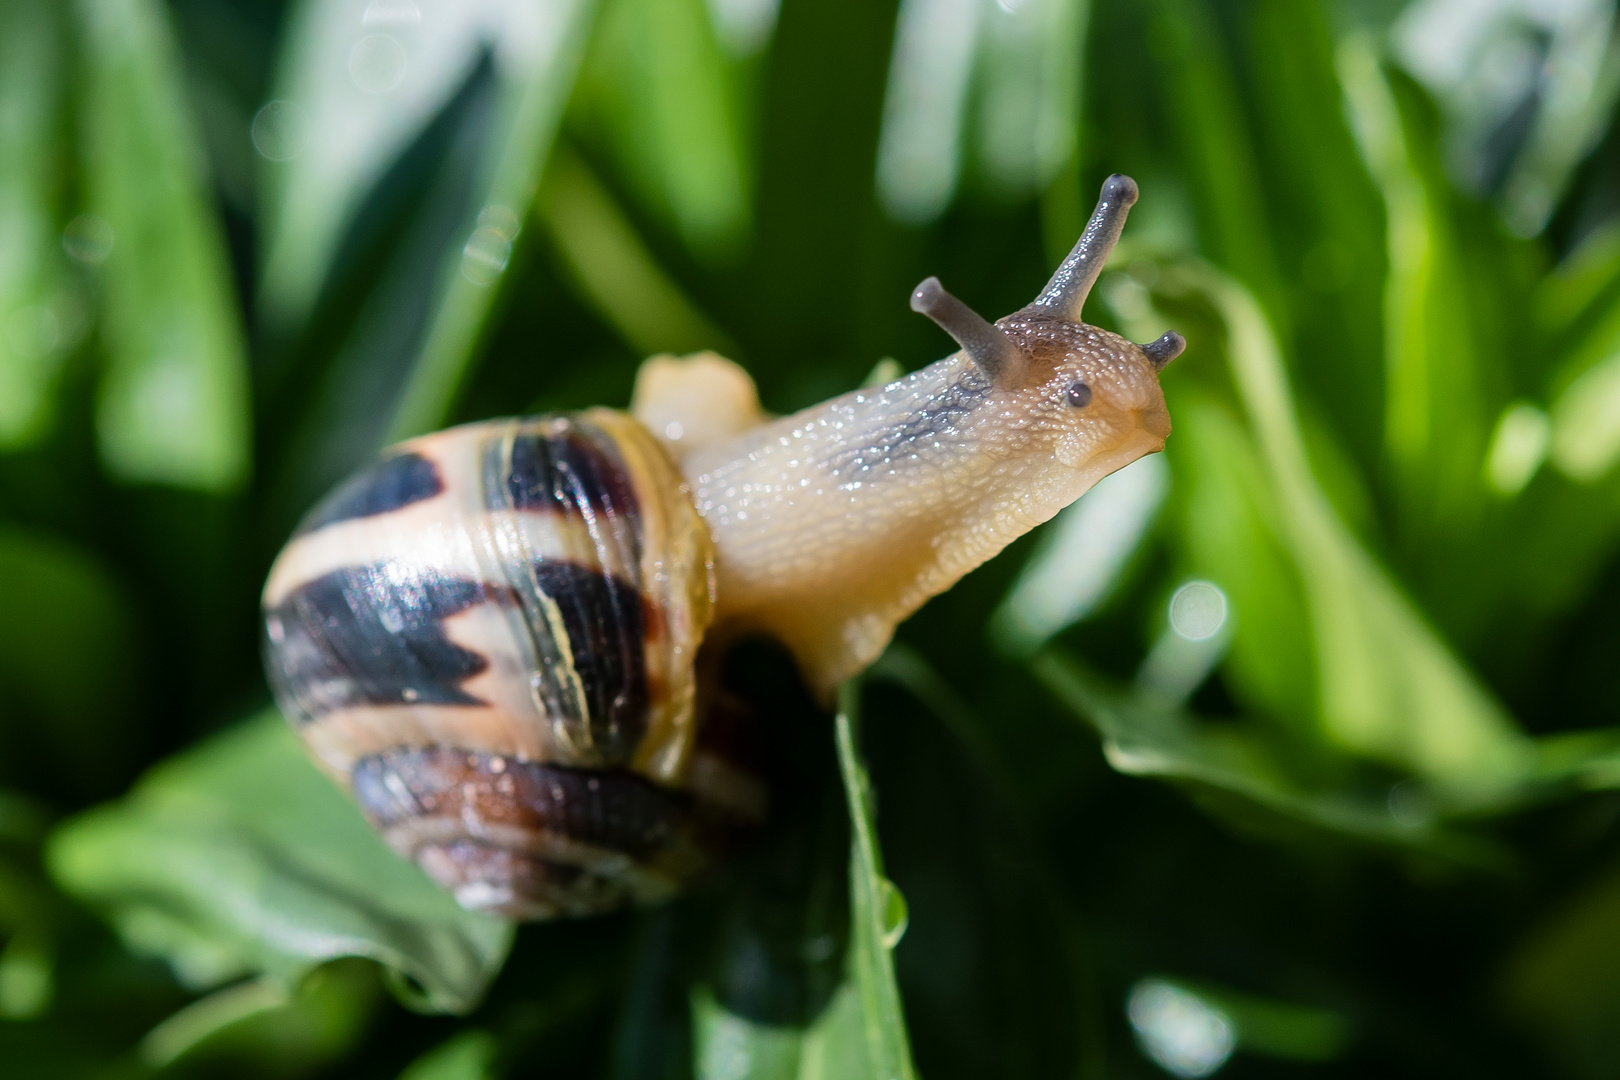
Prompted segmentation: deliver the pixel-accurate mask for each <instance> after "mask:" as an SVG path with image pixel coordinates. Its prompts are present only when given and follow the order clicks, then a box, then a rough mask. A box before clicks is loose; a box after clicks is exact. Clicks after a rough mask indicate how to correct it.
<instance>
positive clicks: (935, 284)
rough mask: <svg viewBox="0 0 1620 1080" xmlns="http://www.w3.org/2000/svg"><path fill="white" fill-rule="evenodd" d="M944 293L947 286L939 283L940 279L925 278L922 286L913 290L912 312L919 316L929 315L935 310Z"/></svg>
mask: <svg viewBox="0 0 1620 1080" xmlns="http://www.w3.org/2000/svg"><path fill="white" fill-rule="evenodd" d="M944 292H945V286H943V285H941V284H940V283H939V278H937V277H927V278H924V279H923V281H922V284H920V285H918V286H917V287H916V288H915V289H912V290H911V310H912V311H915V312H916V313H917V314H919V315H927V314H928V313H929V312H931V311H933V310H934V307H935V305H936V304H937V303H938V302H939V298H940V296H941V295H942V294H943V293H944Z"/></svg>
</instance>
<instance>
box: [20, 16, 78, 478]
mask: <svg viewBox="0 0 1620 1080" xmlns="http://www.w3.org/2000/svg"><path fill="white" fill-rule="evenodd" d="M62 59H63V58H62V41H61V22H60V16H59V14H57V12H56V7H55V5H54V4H51V3H49V2H48V0H9V2H7V3H5V4H0V450H12V449H18V448H21V447H24V446H27V445H29V444H30V443H32V442H34V441H36V440H37V439H38V438H39V437H40V436H41V435H43V434H44V433H45V431H46V430H47V429H48V428H49V426H50V423H51V414H52V409H51V399H52V396H53V395H52V390H53V387H54V386H55V383H56V376H57V372H58V369H59V367H60V366H61V360H62V353H63V351H64V350H65V348H66V346H67V345H69V344H70V338H71V337H72V336H73V334H74V330H75V327H73V326H72V325H71V324H72V323H73V322H75V321H79V320H81V319H82V316H79V315H78V314H77V312H76V305H74V304H73V302H72V301H73V298H72V296H71V295H70V294H69V293H68V292H66V291H65V288H64V286H65V281H64V280H63V279H62V276H61V268H60V265H59V264H60V261H61V260H60V250H61V249H60V248H59V247H58V236H57V230H56V224H57V222H56V207H55V205H54V198H53V196H54V193H55V192H54V189H55V186H56V184H55V181H56V177H55V175H54V173H55V169H54V165H55V162H54V159H53V158H54V156H53V154H52V152H51V149H52V144H53V141H54V136H55V134H56V129H57V126H58V124H59V122H60V119H61V118H60V116H59V113H60V108H61V102H60V97H61V89H62V81H63V80H62Z"/></svg>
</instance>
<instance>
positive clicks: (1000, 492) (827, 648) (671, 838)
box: [263, 175, 1184, 918]
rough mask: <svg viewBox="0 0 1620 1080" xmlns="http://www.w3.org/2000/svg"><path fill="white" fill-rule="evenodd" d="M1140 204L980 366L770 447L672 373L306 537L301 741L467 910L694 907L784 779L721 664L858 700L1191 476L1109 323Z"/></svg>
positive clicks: (935, 285)
mask: <svg viewBox="0 0 1620 1080" xmlns="http://www.w3.org/2000/svg"><path fill="white" fill-rule="evenodd" d="M1136 196H1137V189H1136V185H1135V183H1134V182H1132V181H1131V180H1130V179H1129V178H1128V177H1125V176H1118V175H1116V176H1112V177H1110V178H1109V179H1108V180H1107V182H1106V183H1105V184H1104V185H1103V188H1102V196H1101V199H1100V201H1099V202H1098V205H1097V209H1096V211H1095V213H1094V214H1093V215H1092V217H1091V220H1090V222H1089V224H1088V225H1087V226H1086V229H1085V231H1084V233H1083V234H1082V235H1081V237H1080V239H1079V241H1078V243H1077V244H1076V245H1075V247H1074V250H1073V251H1072V252H1071V253H1070V254H1069V256H1068V257H1067V258H1066V259H1065V260H1064V262H1063V264H1062V265H1061V266H1060V267H1059V268H1058V269H1057V271H1056V273H1055V274H1054V275H1053V277H1052V279H1051V281H1050V282H1049V283H1048V284H1047V286H1046V288H1045V289H1044V290H1043V291H1042V292H1041V293H1040V295H1039V296H1038V297H1037V298H1036V299H1035V301H1034V302H1033V303H1031V304H1029V305H1028V306H1027V307H1025V308H1023V309H1021V310H1019V311H1017V312H1014V313H1013V314H1011V315H1009V316H1007V317H1005V318H1003V319H1001V320H1000V321H999V322H997V323H994V324H992V323H989V322H987V321H986V320H984V319H983V318H981V317H980V316H979V315H977V314H975V313H974V312H973V311H972V310H971V309H970V308H968V307H967V306H966V305H965V304H963V303H962V302H961V301H960V300H958V299H956V298H955V297H953V296H952V295H951V294H950V293H948V292H946V291H945V290H944V288H942V287H941V285H940V283H939V281H938V279H936V278H929V279H928V280H926V281H924V282H923V283H922V284H921V285H920V286H918V287H917V289H916V290H915V291H914V292H913V294H912V297H911V306H912V308H913V309H914V310H916V311H918V312H920V313H922V314H924V315H926V316H928V317H929V318H930V319H932V320H933V321H934V322H936V323H937V324H938V325H939V326H940V327H941V328H942V329H944V330H945V331H946V332H947V333H949V334H950V335H951V336H952V337H953V338H954V339H955V340H956V342H957V343H958V345H959V346H960V349H959V351H957V352H956V353H954V354H953V355H951V356H949V357H947V358H945V359H944V360H940V361H939V362H937V363H934V364H932V365H930V366H928V367H926V368H923V369H921V370H920V371H917V372H914V373H912V374H910V375H908V376H906V377H904V378H902V379H900V380H898V381H896V382H893V383H890V384H889V385H887V386H883V387H881V388H872V389H865V390H858V391H855V392H853V393H848V394H845V395H843V396H841V397H837V398H834V399H832V400H830V401H827V402H824V403H823V404H820V405H816V406H814V407H812V408H809V409H806V410H804V411H802V412H799V413H796V414H794V415H792V416H787V417H782V418H779V419H771V418H768V417H767V416H766V415H765V414H764V413H762V412H761V410H760V407H759V402H758V399H757V397H756V395H755V391H754V386H753V383H752V381H751V380H750V379H749V377H748V376H747V375H746V374H745V373H744V372H743V371H742V369H741V368H739V367H737V366H736V365H734V364H732V363H731V362H730V361H727V360H724V359H721V358H720V357H718V356H715V355H714V354H700V355H699V356H696V357H691V358H687V359H684V360H678V359H675V358H673V357H654V358H653V359H651V360H649V361H648V362H647V363H646V364H645V365H643V368H642V370H641V372H640V374H639V375H638V379H637V384H636V389H635V393H634V397H633V401H632V407H631V411H630V412H629V413H625V412H619V411H614V410H611V409H605V408H593V409H587V410H585V411H583V412H578V413H569V414H553V415H544V416H534V417H525V418H518V419H504V420H491V421H486V422H481V423H472V424H466V425H463V426H460V427H455V428H451V429H449V430H446V431H441V432H437V433H435V434H431V435H427V436H424V437H421V438H417V439H412V440H410V441H407V442H404V443H401V444H399V445H398V446H395V447H392V448H390V449H388V450H387V451H385V452H384V453H383V454H382V456H381V457H380V458H379V459H378V460H377V461H376V462H374V463H373V464H371V465H370V466H368V467H366V468H365V469H363V470H362V471H361V472H359V473H358V474H357V475H355V476H354V477H353V478H351V479H350V480H349V481H347V482H346V483H344V484H343V485H341V486H340V487H339V488H337V490H336V491H334V492H333V493H332V494H330V495H329V496H328V497H327V498H326V499H325V500H324V501H323V502H321V503H320V504H319V505H317V506H316V507H315V509H314V510H313V511H312V512H311V513H310V514H309V515H308V516H307V517H306V518H305V520H304V521H303V522H302V523H301V525H300V526H299V528H298V531H297V532H296V533H295V535H294V536H293V538H292V539H291V540H290V541H289V542H288V544H287V546H286V547H285V548H284V549H283V551H282V552H281V554H280V556H279V557H278V558H277V560H276V561H275V563H274V565H273V567H272V568H271V571H270V575H269V578H268V580H267V582H266V584H265V589H264V594H263V615H264V651H265V664H266V669H267V672H268V675H269V680H270V683H271V687H272V689H273V690H274V692H275V696H276V699H277V702H278V704H279V705H280V707H281V710H282V712H283V714H284V715H285V716H286V717H287V718H288V719H289V721H290V722H291V723H292V724H293V726H294V727H295V728H296V729H297V731H298V732H299V734H300V736H301V737H302V739H303V741H304V743H305V745H306V746H307V747H308V749H309V750H310V752H311V753H312V755H313V756H314V758H315V760H316V761H317V763H318V764H319V765H321V766H322V767H323V768H324V769H325V770H326V771H328V772H329V773H330V774H331V775H332V776H333V777H334V778H335V779H337V780H338V781H339V782H340V783H342V784H345V785H347V786H348V787H349V788H350V789H351V790H352V792H353V794H354V796H355V798H356V800H357V801H358V803H359V805H360V807H361V809H362V811H363V812H364V813H365V815H366V817H367V818H368V819H369V820H370V821H371V822H372V824H373V825H374V826H375V827H376V828H377V829H379V830H380V831H381V833H382V835H383V837H384V838H385V839H386V840H387V842H388V843H389V844H390V845H391V846H393V847H394V848H395V849H396V850H398V851H399V852H401V853H402V854H404V855H405V856H407V857H409V858H413V859H415V860H416V861H417V862H418V863H419V864H420V865H421V866H422V868H423V869H424V870H426V871H427V873H428V874H429V875H430V876H431V877H432V878H434V879H435V880H436V881H438V882H439V883H440V884H441V885H443V886H445V887H447V888H448V889H450V890H451V891H452V893H453V894H454V895H455V897H456V899H457V900H458V901H459V902H460V903H461V904H462V905H463V906H465V907H468V908H472V909H482V910H487V911H491V912H495V913H497V914H501V915H505V916H509V917H514V918H550V917H555V916H560V915H583V914H589V913H594V912H600V911H606V910H609V909H612V908H615V907H618V906H621V905H624V904H627V903H646V902H652V901H656V900H659V899H661V898H664V897H667V896H669V895H671V894H673V893H674V892H676V891H677V890H678V889H679V888H680V887H681V886H682V885H683V884H684V883H685V882H687V881H688V880H690V879H691V878H692V877H693V876H694V875H695V874H697V873H698V872H699V871H700V870H701V869H702V868H703V867H704V866H705V865H706V863H707V862H708V861H709V857H710V856H709V853H710V852H711V851H713V850H714V848H715V846H716V844H717V843H719V841H718V840H717V837H720V836H721V835H722V834H724V833H725V831H726V830H727V829H728V828H731V827H732V826H734V825H735V823H737V822H746V821H750V820H757V819H759V818H760V817H761V816H762V815H763V813H764V808H765V792H764V791H763V789H762V787H761V783H760V781H759V779H758V778H757V776H755V775H753V774H752V773H750V772H749V771H748V770H747V769H746V768H745V767H742V766H740V765H739V764H738V763H737V762H736V761H735V760H733V759H731V758H729V757H728V756H727V753H726V751H725V749H724V747H723V746H718V745H715V744H714V741H713V740H710V739H708V738H707V737H706V733H707V732H708V731H709V730H710V729H711V727H712V726H713V725H711V724H709V723H707V722H706V721H705V717H706V716H708V715H709V713H710V711H711V706H712V705H713V703H714V692H713V689H712V687H711V686H710V685H709V682H710V680H709V678H708V676H707V675H706V674H705V672H706V671H709V670H711V669H712V668H713V666H714V665H713V664H712V663H706V662H705V661H704V659H703V658H704V657H705V656H713V655H714V654H716V653H717V652H718V651H720V650H722V649H723V648H724V647H725V646H726V643H728V642H732V641H736V640H739V639H740V638H741V637H742V636H744V635H749V634H764V635H768V636H769V637H772V638H774V639H776V640H777V641H778V642H779V643H781V644H782V645H783V646H785V647H786V648H787V649H788V650H789V652H790V653H791V654H792V656H793V658H794V659H795V661H796V662H797V664H798V666H799V669H800V671H801V672H802V674H803V676H804V679H805V681H806V685H807V686H808V687H810V688H811V690H812V691H813V692H814V693H815V694H817V695H818V696H819V697H820V698H821V699H822V700H823V701H830V700H831V697H832V695H833V692H834V690H835V688H836V687H837V686H838V685H839V683H840V682H842V681H843V680H845V679H847V678H849V677H850V676H852V675H854V674H856V673H857V672H859V671H860V670H861V669H863V668H864V667H865V666H867V665H868V664H869V663H870V662H871V661H872V660H874V659H875V658H876V657H877V655H878V654H879V653H880V652H881V651H882V650H883V648H884V647H885V645H886V644H887V643H888V641H889V639H890V637H891V636H892V634H893V633H894V629H895V626H896V625H897V624H898V623H899V622H900V621H901V620H903V619H904V618H906V616H908V615H909V614H911V613H912V612H913V611H915V610H916V609H917V608H918V607H919V606H920V605H922V603H923V602H924V601H926V600H927V599H929V598H930V597H932V596H934V595H936V594H938V593H940V592H942V591H944V590H945V589H948V588H949V587H950V586H951V585H952V584H954V583H955V582H956V581H957V580H958V579H959V578H960V577H962V575H964V574H965V573H967V572H968V571H969V570H971V569H973V568H974V567H976V566H978V565H979V564H981V563H983V562H984V561H985V560H986V559H988V558H990V557H991V556H992V555H994V554H996V553H997V552H998V551H1000V550H1001V549H1002V548H1003V547H1005V546H1006V545H1007V544H1008V543H1010V542H1011V541H1012V540H1014V539H1016V538H1017V537H1018V536H1020V535H1022V534H1023V533H1025V532H1027V531H1028V530H1029V529H1031V528H1033V527H1034V526H1035V525H1037V524H1040V523H1041V522H1043V521H1046V520H1047V519H1049V518H1051V517H1052V516H1053V515H1054V514H1056V513H1057V512H1058V511H1059V510H1061V509H1062V508H1063V507H1065V506H1067V505H1068V504H1069V503H1071V502H1073V501H1074V500H1075V499H1077V498H1079V497H1080V495H1081V494H1082V493H1084V492H1085V491H1086V490H1087V489H1088V488H1090V487H1091V486H1092V485H1093V484H1094V483H1096V482H1097V481H1098V480H1099V479H1101V478H1102V477H1104V476H1106V475H1107V474H1108V473H1110V472H1113V471H1114V470H1116V469H1118V468H1121V467H1122V466H1124V465H1127V464H1129V463H1130V462H1132V461H1134V460H1135V459H1136V458H1138V457H1140V456H1142V455H1144V454H1148V453H1152V452H1154V451H1157V450H1160V449H1162V448H1163V445H1164V440H1165V437H1166V436H1167V435H1168V434H1169V432H1170V420H1169V416H1168V414H1167V412H1166V410H1165V405H1164V397H1163V395H1162V393H1161V392H1160V389H1159V383H1158V374H1159V372H1160V371H1161V370H1162V369H1163V368H1164V366H1165V365H1166V364H1167V363H1169V362H1170V361H1171V360H1172V359H1174V358H1175V356H1176V355H1178V354H1179V353H1180V352H1181V350H1182V348H1183V347H1184V342H1183V341H1182V339H1181V338H1180V336H1179V335H1177V334H1174V333H1167V334H1165V335H1164V336H1163V337H1161V338H1159V339H1158V340H1157V341H1154V342H1153V343H1151V344H1149V345H1140V346H1139V345H1135V344H1132V343H1131V342H1129V341H1126V340H1124V339H1123V338H1120V337H1118V336H1117V335H1115V334H1112V333H1109V332H1108V331H1106V330H1101V329H1097V328H1095V327H1092V326H1087V325H1085V324H1083V323H1082V322H1080V314H1081V307H1082V305H1083V304H1084V302H1085V299H1086V296H1087V294H1088V293H1089V292H1090V289H1091V286H1092V284H1093V283H1094V282H1095V280H1096V278H1097V275H1098V273H1099V272H1100V270H1101V269H1102V265H1103V263H1104V261H1105V260H1106V259H1107V257H1108V254H1109V252H1110V251H1111V250H1112V248H1113V246H1114V244H1115V242H1116V241H1117V240H1118V238H1119V235H1120V231H1121V229H1122V228H1123V226H1124V222H1125V215H1126V213H1127V211H1128V210H1129V208H1130V206H1131V205H1132V203H1134V202H1135V201H1136Z"/></svg>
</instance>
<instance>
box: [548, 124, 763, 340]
mask: <svg viewBox="0 0 1620 1080" xmlns="http://www.w3.org/2000/svg"><path fill="white" fill-rule="evenodd" d="M536 213H537V215H538V216H539V218H540V220H541V221H542V222H543V223H544V225H545V227H546V229H547V230H548V231H549V232H550V235H551V240H552V242H553V243H554V244H555V245H556V248H557V253H558V255H559V256H560V257H561V259H562V262H563V264H564V266H565V267H566V268H567V269H568V270H569V271H570V272H571V274H572V276H573V278H574V281H575V282H576V284H577V286H578V288H579V290H580V292H581V293H583V294H584V296H585V298H586V299H587V301H588V302H589V303H590V304H591V306H592V307H594V308H595V309H596V310H597V311H598V312H599V313H600V314H601V316H602V318H603V319H605V320H606V321H607V322H608V323H609V325H611V326H612V327H613V328H614V329H615V330H617V331H618V332H619V335H620V336H621V337H623V338H624V340H625V341H627V342H629V343H630V345H631V346H632V347H634V348H635V349H636V350H637V351H638V352H641V353H645V354H649V355H650V354H652V353H660V352H672V353H688V352H696V351H698V350H700V349H716V350H718V351H720V352H724V353H729V354H733V355H734V354H735V350H734V349H733V348H732V347H731V342H730V339H729V338H728V337H727V336H726V334H725V332H724V331H722V330H720V329H718V328H717V327H715V325H714V324H713V323H711V322H710V321H709V319H708V318H707V317H706V316H705V315H704V314H703V313H702V312H701V311H699V310H698V309H697V308H696V307H695V306H693V304H692V302H691V301H690V300H688V299H687V298H686V296H685V295H684V294H683V293H682V292H681V290H680V287H679V286H678V285H676V284H675V282H674V281H672V280H671V279H670V277H669V275H668V274H666V273H665V272H664V270H663V269H662V268H661V267H660V266H659V265H658V262H657V261H656V260H655V259H654V257H653V255H652V253H651V252H650V251H648V250H647V247H646V245H645V244H644V243H643V242H642V240H641V238H640V237H639V236H638V235H637V234H636V230H635V226H633V225H632V224H631V223H630V221H629V220H628V219H627V218H626V217H625V216H624V212H623V211H622V210H620V209H619V207H618V206H617V205H615V204H614V202H613V198H612V196H611V195H609V194H608V192H607V190H606V189H604V188H603V187H602V184H601V182H600V181H598V180H597V179H596V177H595V176H593V175H591V172H590V170H589V169H588V168H586V166H585V163H584V162H582V161H581V160H580V159H579V157H578V155H576V154H573V153H570V152H567V151H565V150H562V149H559V151H558V152H557V154H556V155H555V157H554V159H553V161H552V163H551V167H550V168H549V169H548V170H547V172H546V177H545V184H544V187H543V189H542V190H541V192H540V198H539V201H538V205H537V206H536Z"/></svg>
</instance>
